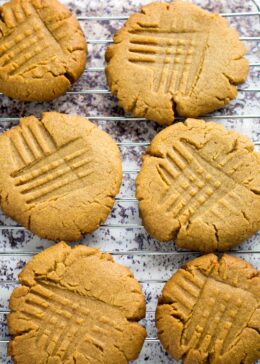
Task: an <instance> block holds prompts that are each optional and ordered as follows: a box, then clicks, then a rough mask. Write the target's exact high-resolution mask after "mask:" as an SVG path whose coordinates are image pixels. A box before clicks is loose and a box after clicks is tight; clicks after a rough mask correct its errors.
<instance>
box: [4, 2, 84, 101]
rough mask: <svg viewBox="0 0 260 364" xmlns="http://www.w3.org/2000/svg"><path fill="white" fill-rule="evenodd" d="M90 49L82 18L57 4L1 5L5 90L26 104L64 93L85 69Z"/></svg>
mask: <svg viewBox="0 0 260 364" xmlns="http://www.w3.org/2000/svg"><path fill="white" fill-rule="evenodd" d="M86 55H87V45H86V40H85V38H84V35H83V32H82V30H81V28H80V25H79V23H78V21H77V19H76V18H75V17H74V16H73V15H72V14H71V13H70V11H69V10H68V9H67V8H66V7H65V6H63V5H62V4H60V3H59V2H58V1H57V0H11V1H10V2H8V3H6V4H4V5H3V6H1V7H0V92H3V93H4V94H6V95H7V96H9V97H12V98H14V99H19V100H25V101H48V100H53V99H55V98H56V97H58V96H60V95H63V94H64V93H65V92H66V91H67V89H68V88H70V86H71V84H72V83H73V82H74V81H76V80H77V79H78V78H79V77H80V76H81V74H82V72H83V71H84V68H85V65H86Z"/></svg>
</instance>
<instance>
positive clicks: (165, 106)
mask: <svg viewBox="0 0 260 364" xmlns="http://www.w3.org/2000/svg"><path fill="white" fill-rule="evenodd" d="M114 43H115V44H113V45H112V46H110V47H109V48H108V49H107V51H106V59H107V61H108V65H107V67H106V74H107V80H108V84H109V86H110V89H111V91H112V93H113V95H115V96H116V97H117V98H118V101H119V105H120V106H122V107H123V108H124V110H125V111H127V112H132V113H133V114H134V115H135V116H138V117H145V118H147V119H150V120H154V121H156V122H158V123H159V124H164V125H169V124H171V123H172V122H173V120H174V114H175V113H177V114H178V115H182V116H187V117H192V116H193V117H195V116H199V115H202V114H205V113H207V112H210V111H213V110H216V109H218V108H221V107H223V106H224V105H226V104H227V103H228V102H229V101H230V100H231V99H234V98H235V97H236V95H237V87H236V85H237V84H239V83H242V82H244V81H245V79H246V76H247V73H248V62H247V61H246V60H245V58H243V56H244V54H245V50H246V49H245V46H244V45H243V44H242V43H241V42H240V41H239V37H238V34H237V32H236V31H235V30H234V29H232V28H230V27H229V25H228V23H227V22H226V20H224V19H223V18H222V17H221V16H219V15H217V14H210V13H208V12H207V11H204V10H202V9H200V8H199V7H197V6H195V5H193V4H189V3H183V2H178V1H174V3H171V4H166V3H151V4H149V5H146V6H144V7H143V8H142V12H141V13H138V14H133V15H131V16H130V18H129V19H128V20H127V22H126V24H125V26H124V27H123V28H122V29H120V30H119V31H118V32H117V34H116V35H115V36H114Z"/></svg>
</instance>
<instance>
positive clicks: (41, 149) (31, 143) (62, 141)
mask: <svg viewBox="0 0 260 364" xmlns="http://www.w3.org/2000/svg"><path fill="white" fill-rule="evenodd" d="M0 166H1V168H0V203H1V207H2V209H3V211H4V212H5V213H6V214H7V215H9V216H10V217H12V218H13V219H14V220H16V221H18V222H19V223H20V224H22V225H23V226H25V227H26V228H28V229H30V230H31V231H32V232H34V233H35V234H37V235H39V236H41V237H43V238H47V239H52V240H65V241H73V240H78V239H80V238H81V237H82V234H84V233H90V232H92V231H94V230H95V229H97V228H98V227H99V225H100V224H101V223H102V222H103V221H105V219H106V218H107V216H108V214H109V212H110V210H111V208H112V206H113V204H114V199H115V196H116V194H117V193H118V191H119V188H120V185H121V180H122V168H121V159H120V152H119V149H118V147H117V145H116V143H115V142H114V140H113V139H112V138H111V137H110V136H109V135H108V134H107V133H105V132H103V131H102V130H100V129H98V128H97V127H96V126H95V125H94V124H92V123H91V122H90V121H88V120H86V119H84V118H81V117H79V116H69V115H64V114H59V113H56V112H49V113H43V114H42V117H41V118H40V119H39V120H38V119H37V118H36V117H34V116H29V117H26V118H23V119H21V121H20V124H19V125H18V126H16V127H14V128H12V129H11V130H9V131H7V132H5V133H3V134H2V135H0Z"/></svg>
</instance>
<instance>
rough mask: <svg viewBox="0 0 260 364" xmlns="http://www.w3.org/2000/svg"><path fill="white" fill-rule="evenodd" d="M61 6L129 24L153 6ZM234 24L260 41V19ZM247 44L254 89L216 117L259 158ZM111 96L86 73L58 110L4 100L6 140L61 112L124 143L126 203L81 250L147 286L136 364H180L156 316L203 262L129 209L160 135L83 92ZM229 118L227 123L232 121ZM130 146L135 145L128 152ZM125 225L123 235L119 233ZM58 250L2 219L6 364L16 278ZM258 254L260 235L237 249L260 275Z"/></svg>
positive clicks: (0, 281) (90, 32)
mask: <svg viewBox="0 0 260 364" xmlns="http://www.w3.org/2000/svg"><path fill="white" fill-rule="evenodd" d="M62 2H63V3H66V4H68V5H69V7H70V9H71V10H72V11H73V13H74V14H76V15H77V16H78V17H81V18H82V17H86V16H87V17H89V16H98V17H100V16H116V17H122V16H123V17H126V16H128V15H129V14H131V13H132V12H133V11H137V10H139V9H140V6H141V5H144V4H147V3H149V2H150V0H120V1H119V0H106V1H101V0H74V1H65V0H63V1H62ZM2 3H4V1H0V4H2ZM194 3H196V4H198V5H201V6H202V7H203V8H205V9H208V10H211V11H216V12H221V13H233V12H236V13H238V12H250V13H252V12H254V13H255V12H259V7H257V2H256V1H255V2H254V1H252V0H248V1H242V0H222V1H219V0H196V1H194ZM228 20H229V21H230V23H231V24H232V25H233V26H234V27H235V28H236V29H237V30H238V31H239V32H240V34H241V37H256V36H259V33H260V25H259V15H257V14H256V15H251V16H239V17H238V16H236V17H232V16H228ZM123 22H124V21H123V20H120V19H119V20H100V19H96V20H93V19H92V20H86V19H85V20H81V25H82V27H83V29H84V31H85V34H86V36H87V38H88V39H91V40H95V39H102V40H107V39H111V38H112V35H113V34H114V33H115V31H116V30H117V29H119V28H120V27H121V25H122V24H123ZM245 42H246V45H247V48H248V55H247V58H248V59H249V62H250V64H251V67H250V74H249V77H248V81H247V83H246V84H244V85H242V86H241V88H243V89H248V91H240V92H239V94H238V97H237V99H236V100H234V101H232V102H231V104H230V105H229V106H227V107H226V108H224V109H222V110H220V111H218V112H216V113H214V114H212V120H214V119H216V120H217V121H218V122H220V123H223V124H224V125H225V126H226V127H227V128H229V129H236V130H237V131H240V132H242V133H244V134H245V135H247V136H249V137H250V138H252V139H253V140H254V142H255V143H256V148H257V149H258V150H260V110H259V102H260V93H259V92H256V91H253V90H254V89H256V88H258V89H259V72H258V71H259V69H260V68H259V66H257V65H256V64H257V63H258V64H259V63H260V43H259V41H257V40H252V39H251V40H249V39H247V40H245ZM105 47H106V44H95V42H91V44H89V57H88V67H98V68H102V67H103V66H104V50H105ZM106 88H107V86H106V80H105V76H104V73H103V72H102V70H101V69H100V70H98V71H93V70H92V71H91V72H85V74H84V75H83V77H82V78H81V79H80V80H79V81H78V82H77V83H76V84H75V85H74V87H73V89H72V90H71V91H73V93H72V94H67V95H65V96H63V97H60V98H59V99H58V100H56V101H54V102H51V103H25V102H18V101H11V100H10V99H8V98H7V97H4V96H0V132H2V131H4V130H6V129H7V128H10V127H11V126H13V125H15V124H17V120H16V119H17V118H18V117H20V116H24V115H30V114H36V115H39V114H40V113H41V112H42V111H51V110H56V111H59V112H65V113H78V114H79V115H82V116H86V117H90V118H91V120H92V121H93V122H94V123H96V124H97V125H98V126H99V127H100V128H102V129H103V130H105V131H107V132H108V133H110V134H111V135H112V136H113V137H114V138H115V139H116V141H117V142H118V143H121V145H120V148H121V152H122V158H123V167H124V170H125V173H124V180H123V185H122V188H121V192H120V195H119V198H122V199H121V200H118V201H117V202H116V204H115V207H114V209H113V211H112V213H111V215H110V217H109V219H108V221H107V222H106V226H103V227H101V228H100V229H99V230H98V231H96V232H95V233H94V234H91V235H89V236H86V237H85V238H84V240H83V241H82V242H81V243H82V244H88V245H91V246H95V247H99V248H101V249H102V250H106V251H110V252H111V251H112V252H118V253H117V254H116V255H115V259H116V260H117V261H118V262H120V263H122V264H125V265H127V266H128V267H130V269H131V270H132V271H133V272H134V274H135V276H136V277H137V278H138V279H139V280H140V282H141V284H142V286H143V290H144V292H145V295H146V300H147V315H146V319H145V320H144V324H145V325H146V327H147V332H148V340H147V341H146V342H145V345H144V347H143V350H142V352H141V355H140V357H139V359H138V360H136V362H135V363H137V364H141V363H149V364H160V363H162V364H166V363H174V361H172V360H171V359H170V358H169V357H168V356H167V354H166V353H165V352H164V350H163V349H162V348H161V346H160V343H159V342H158V341H157V340H156V329H155V325H154V310H155V307H156V303H157V297H158V294H159V293H160V291H161V289H162V286H163V284H164V283H163V282H164V281H165V280H167V279H168V278H169V277H170V276H171V274H172V273H173V272H174V271H175V270H176V269H178V268H179V267H180V266H181V265H182V264H183V263H184V262H185V261H187V260H189V259H191V258H192V257H194V256H197V255H198V254H196V253H195V254H187V253H185V252H181V251H180V250H177V249H176V247H175V245H174V243H169V244H161V243H159V242H157V241H155V240H154V239H152V238H151V237H150V236H149V235H148V234H147V233H146V232H145V230H144V229H143V228H142V227H141V226H139V225H140V223H141V222H140V219H139V216H138V208H137V203H136V201H127V199H129V198H130V199H131V198H133V197H134V189H135V186H134V180H135V177H136V170H137V169H138V168H139V167H140V162H141V155H142V153H143V151H144V149H145V144H147V143H149V142H150V140H151V138H152V137H153V136H154V135H155V134H156V132H158V131H159V130H160V129H161V128H160V127H159V126H156V125H155V124H154V123H150V122H146V121H138V122H137V121H135V120H129V119H123V117H124V116H126V117H129V115H124V113H123V111H122V110H121V109H120V108H119V107H118V106H117V102H116V100H115V99H114V98H113V97H112V96H111V95H109V94H106V93H103V94H98V93H95V94H88V93H83V92H82V90H89V89H103V90H104V89H106ZM224 115H227V116H228V117H227V118H225V117H223V116H224ZM111 116H112V117H114V119H113V120H111V119H110V120H109V119H108V117H111ZM248 116H251V117H248ZM120 118H121V119H120ZM3 119H4V120H3ZM129 143H136V144H132V145H129ZM257 144H258V145H257ZM118 224H119V225H122V226H121V228H118V227H117V225H118ZM127 224H128V225H127ZM107 225H108V226H107ZM51 244H53V243H52V242H50V241H45V240H41V239H39V238H37V237H35V236H33V235H32V234H31V233H30V232H28V231H26V230H24V229H21V228H19V227H18V226H17V224H16V223H15V222H14V221H12V220H11V219H9V218H7V217H5V216H4V215H3V214H1V212H0V363H1V364H7V363H11V360H10V358H7V357H6V346H7V341H8V339H9V333H8V329H7V326H6V313H7V311H8V299H9V296H10V294H11V291H12V289H13V287H14V286H15V285H16V280H17V275H18V273H19V272H20V270H21V269H22V268H23V266H24V264H25V263H26V262H27V261H28V259H29V258H30V256H31V255H32V254H33V253H35V252H37V251H40V250H41V249H43V248H46V247H48V246H50V245H51ZM134 251H135V252H134ZM140 251H141V253H145V252H148V253H150V255H148V254H140ZM255 251H258V252H259V251H260V234H258V235H256V236H254V237H253V238H251V239H250V240H249V241H247V242H245V243H244V244H243V245H241V246H239V247H237V248H236V249H234V252H232V254H235V255H237V256H240V257H242V258H244V259H246V260H248V261H249V262H250V263H252V264H254V265H255V266H258V268H259V267H260V260H259V254H257V253H255ZM120 252H121V253H120ZM127 252H128V253H127ZM156 252H160V254H157V255H156V254H154V255H152V254H151V253H156ZM3 253H5V254H3ZM123 253H124V254H123ZM152 339H153V340H152ZM28 364H30V363H28ZM115 364H116V363H115Z"/></svg>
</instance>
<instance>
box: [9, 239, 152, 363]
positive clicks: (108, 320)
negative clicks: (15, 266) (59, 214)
mask: <svg viewBox="0 0 260 364" xmlns="http://www.w3.org/2000/svg"><path fill="white" fill-rule="evenodd" d="M19 281H20V283H21V285H20V286H19V287H18V288H16V289H15V290H14V291H13V293H12V295H11V298H10V304H9V305H10V310H11V313H10V314H9V316H8V326H9V329H10V331H11V334H12V339H11V342H10V344H9V354H10V355H11V357H12V359H13V361H14V363H15V364H28V363H30V364H39V363H47V362H48V363H55V364H61V363H63V364H70V363H77V364H86V363H91V364H95V363H96V364H100V363H104V364H115V363H116V364H127V363H128V361H130V360H134V359H136V358H137V356H138V354H139V352H140V350H141V348H142V345H143V343H144V339H145V336H146V331H145V329H144V328H143V327H142V326H141V325H140V324H139V323H138V321H139V320H140V319H142V318H143V317H144V316H145V298H144V295H143V293H142V290H141V286H140V284H139V283H138V282H137V281H136V280H135V278H134V276H133V275H132V273H131V272H130V271H129V270H128V269H127V268H126V267H124V266H122V265H119V264H117V263H115V262H114V260H113V258H112V257H111V255H109V254H106V253H105V254H104V253H101V252H100V251H99V250H98V249H93V248H90V247H86V246H77V247H74V248H71V247H69V246H68V245H66V244H65V243H59V244H57V245H55V246H52V247H51V248H48V249H46V250H44V251H43V252H41V253H40V254H37V255H36V256H34V257H33V258H32V259H31V260H30V261H29V263H27V265H26V266H25V268H24V269H23V271H22V272H21V273H20V275H19Z"/></svg>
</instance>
